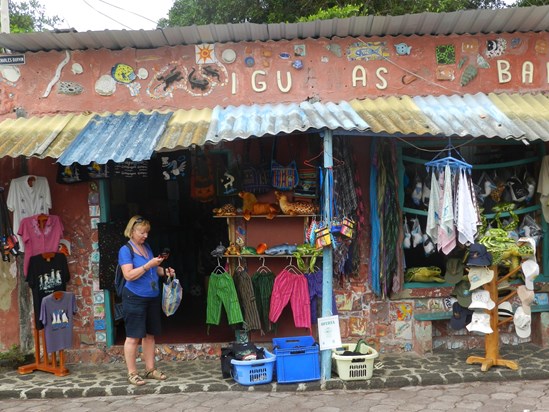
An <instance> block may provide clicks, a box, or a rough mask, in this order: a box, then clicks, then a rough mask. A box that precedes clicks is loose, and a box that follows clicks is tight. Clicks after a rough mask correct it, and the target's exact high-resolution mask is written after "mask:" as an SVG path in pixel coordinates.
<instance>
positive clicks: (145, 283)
mask: <svg viewBox="0 0 549 412" xmlns="http://www.w3.org/2000/svg"><path fill="white" fill-rule="evenodd" d="M144 246H145V251H146V252H147V255H148V256H147V257H143V256H141V255H139V254H137V253H135V251H134V253H133V259H132V254H131V252H130V249H129V248H128V247H127V246H125V245H124V246H122V247H121V248H120V250H119V251H118V264H119V265H120V266H122V265H127V264H128V263H132V264H133V267H134V268H140V267H141V266H143V265H145V264H146V263H147V262H148V261H149V260H150V259H152V258H153V257H154V256H153V253H152V250H151V248H150V246H149V245H148V244H146V243H145V245H144ZM126 287H127V288H128V289H129V290H130V292H132V293H134V294H136V295H137V296H142V297H144V298H154V297H156V296H158V295H159V294H160V287H159V282H158V274H157V271H156V267H153V268H150V269H149V270H148V271H147V272H146V273H145V274H144V275H143V276H141V277H139V278H138V279H135V280H126Z"/></svg>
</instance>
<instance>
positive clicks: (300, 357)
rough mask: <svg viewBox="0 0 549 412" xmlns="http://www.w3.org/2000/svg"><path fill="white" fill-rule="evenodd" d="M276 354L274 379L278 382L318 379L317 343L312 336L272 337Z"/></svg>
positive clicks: (318, 357)
mask: <svg viewBox="0 0 549 412" xmlns="http://www.w3.org/2000/svg"><path fill="white" fill-rule="evenodd" d="M273 352H274V354H275V355H276V380H277V382H279V383H294V382H307V381H316V380H318V379H320V356H319V348H318V344H317V343H316V342H315V340H314V338H313V337H312V336H295V337H288V338H273Z"/></svg>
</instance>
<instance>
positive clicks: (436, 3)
mask: <svg viewBox="0 0 549 412" xmlns="http://www.w3.org/2000/svg"><path fill="white" fill-rule="evenodd" d="M519 1H536V0H519ZM537 1H543V0H537ZM547 1H549V0H547ZM505 6H506V4H505V2H504V1H503V0H414V1H402V0H367V1H358V0H348V1H344V0H340V1H334V0H293V1H288V0H208V1H204V0H176V1H175V2H174V5H173V7H172V8H171V9H170V11H169V14H168V18H167V19H162V20H161V21H160V22H159V27H176V26H191V25H194V24H196V25H204V24H226V23H243V22H250V23H280V22H288V23H293V22H297V21H307V20H318V19H331V18H344V17H352V16H364V15H392V16H398V15H403V14H408V13H423V12H433V13H440V12H451V11H456V10H464V9H479V8H492V9H493V8H503V7H505Z"/></svg>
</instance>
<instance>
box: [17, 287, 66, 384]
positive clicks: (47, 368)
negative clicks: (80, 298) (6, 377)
mask: <svg viewBox="0 0 549 412" xmlns="http://www.w3.org/2000/svg"><path fill="white" fill-rule="evenodd" d="M53 293H54V294H56V293H63V292H53ZM33 332H34V359H35V360H34V362H33V363H29V364H28V365H24V366H20V367H19V368H18V369H17V371H18V372H19V374H20V375H26V374H28V373H32V372H34V371H36V370H38V371H42V372H48V373H53V374H54V375H55V376H66V375H68V374H69V373H70V372H69V370H68V369H67V368H66V367H65V352H64V351H63V350H60V351H57V352H53V353H51V354H48V348H47V346H46V333H45V330H44V329H40V330H38V329H37V328H36V325H35V327H34V331H33ZM57 353H59V356H57Z"/></svg>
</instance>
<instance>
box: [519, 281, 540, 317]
mask: <svg viewBox="0 0 549 412" xmlns="http://www.w3.org/2000/svg"><path fill="white" fill-rule="evenodd" d="M517 294H518V297H519V299H520V301H521V307H522V309H523V310H524V313H526V314H527V315H529V314H530V312H531V309H530V307H531V306H532V303H533V302H534V299H535V297H536V294H535V293H534V291H533V290H529V289H527V288H526V286H524V285H520V286H519V287H518V288H517Z"/></svg>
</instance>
